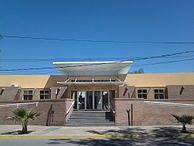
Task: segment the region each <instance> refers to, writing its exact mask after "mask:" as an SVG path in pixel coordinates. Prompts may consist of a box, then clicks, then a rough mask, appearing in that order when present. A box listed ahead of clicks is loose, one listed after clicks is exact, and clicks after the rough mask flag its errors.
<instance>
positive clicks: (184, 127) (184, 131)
mask: <svg viewBox="0 0 194 146" xmlns="http://www.w3.org/2000/svg"><path fill="white" fill-rule="evenodd" d="M186 132H187V130H186V126H185V124H183V127H182V133H186Z"/></svg>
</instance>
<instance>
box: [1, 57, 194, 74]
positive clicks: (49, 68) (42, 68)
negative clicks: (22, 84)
mask: <svg viewBox="0 0 194 146" xmlns="http://www.w3.org/2000/svg"><path fill="white" fill-rule="evenodd" d="M192 60H194V58H188V59H181V60H171V61H163V62H156V63H148V64H139V65H133V66H135V67H140V66H141V67H142V66H151V65H160V64H168V63H176V62H183V61H192ZM102 64H111V63H92V64H91V63H90V64H80V65H69V66H65V67H32V68H15V69H0V72H12V71H29V70H30V71H31V70H52V69H56V68H59V69H63V68H69V67H80V66H92V65H95V66H96V65H97V66H98V65H102Z"/></svg>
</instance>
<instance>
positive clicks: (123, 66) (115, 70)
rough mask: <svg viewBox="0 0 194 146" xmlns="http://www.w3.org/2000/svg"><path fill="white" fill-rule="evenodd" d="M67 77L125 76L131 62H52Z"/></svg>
mask: <svg viewBox="0 0 194 146" xmlns="http://www.w3.org/2000/svg"><path fill="white" fill-rule="evenodd" d="M53 64H54V65H56V67H57V68H58V69H59V70H60V71H61V72H62V73H63V74H65V75H67V76H117V75H119V74H127V73H128V71H129V69H130V67H131V65H132V61H92V62H53Z"/></svg>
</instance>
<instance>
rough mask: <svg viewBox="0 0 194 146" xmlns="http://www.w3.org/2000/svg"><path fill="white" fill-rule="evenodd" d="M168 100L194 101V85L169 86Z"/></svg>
mask: <svg viewBox="0 0 194 146" xmlns="http://www.w3.org/2000/svg"><path fill="white" fill-rule="evenodd" d="M167 93H168V99H183V100H186V99H193V100H194V86H193V85H182V86H180V85H169V86H167Z"/></svg>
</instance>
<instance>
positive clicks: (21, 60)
mask: <svg viewBox="0 0 194 146" xmlns="http://www.w3.org/2000/svg"><path fill="white" fill-rule="evenodd" d="M189 53H194V51H193V50H188V51H182V52H175V53H168V54H162V55H156V56H147V57H133V58H130V57H120V58H103V57H101V58H99V57H98V58H81V59H80V58H37V59H0V62H54V61H56V60H63V61H94V60H98V61H100V60H103V61H105V60H120V61H125V60H131V61H141V60H149V59H158V58H169V57H176V56H177V55H184V54H189ZM189 55H191V54H189ZM186 57H187V56H186Z"/></svg>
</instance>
